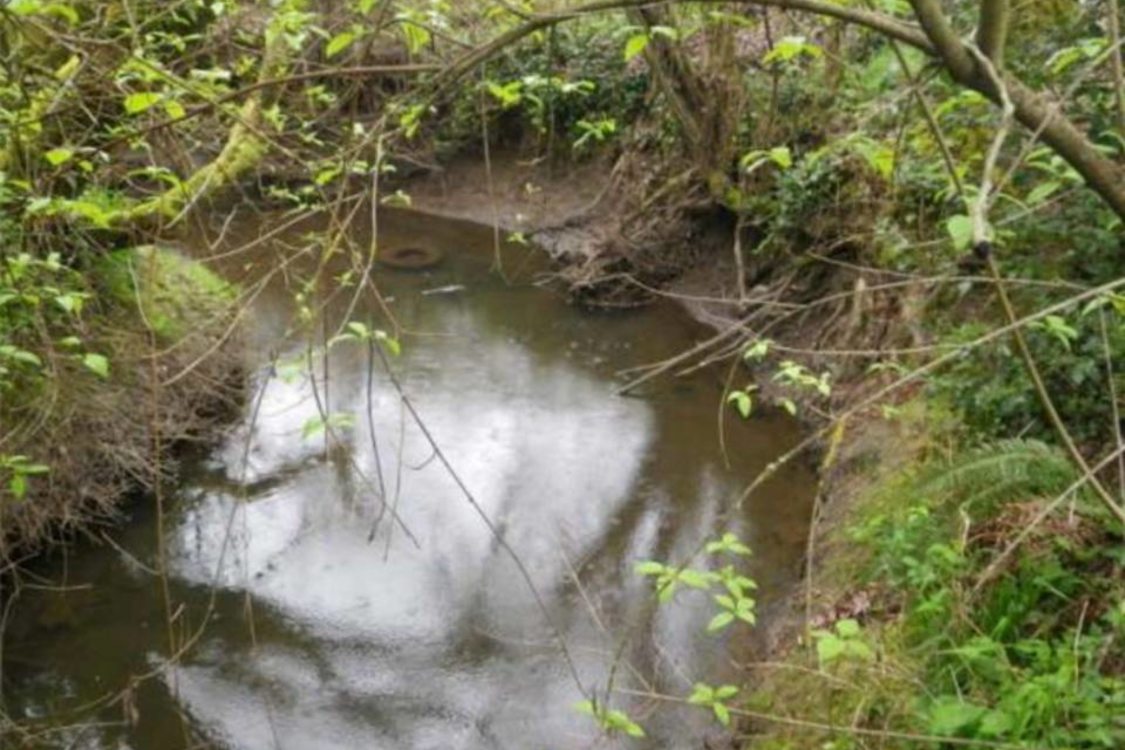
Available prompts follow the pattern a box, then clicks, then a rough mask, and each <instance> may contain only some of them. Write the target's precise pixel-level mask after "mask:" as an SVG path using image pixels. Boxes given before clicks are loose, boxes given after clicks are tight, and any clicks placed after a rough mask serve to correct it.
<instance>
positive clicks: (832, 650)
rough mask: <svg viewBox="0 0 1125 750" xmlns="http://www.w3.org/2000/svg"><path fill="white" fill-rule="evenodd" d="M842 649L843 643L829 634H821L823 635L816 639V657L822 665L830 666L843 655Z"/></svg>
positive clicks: (843, 647)
mask: <svg viewBox="0 0 1125 750" xmlns="http://www.w3.org/2000/svg"><path fill="white" fill-rule="evenodd" d="M822 633H823V631H822ZM814 635H815V633H814ZM844 649H845V645H844V641H843V640H841V639H839V638H837V637H836V636H834V635H832V634H831V633H823V635H821V636H820V637H819V638H817V641H816V657H817V659H819V660H820V663H821V664H822V665H824V664H830V663H832V662H834V661H836V660H837V659H839V658H840V657H841V656H843V655H844Z"/></svg>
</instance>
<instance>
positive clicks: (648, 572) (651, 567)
mask: <svg viewBox="0 0 1125 750" xmlns="http://www.w3.org/2000/svg"><path fill="white" fill-rule="evenodd" d="M633 570H634V571H636V572H637V573H639V574H640V575H642V576H658V575H660V574H661V573H663V572H664V570H665V565H664V563H659V562H657V561H656V560H645V561H643V562H639V563H637V564H636V566H635V567H634V568H633Z"/></svg>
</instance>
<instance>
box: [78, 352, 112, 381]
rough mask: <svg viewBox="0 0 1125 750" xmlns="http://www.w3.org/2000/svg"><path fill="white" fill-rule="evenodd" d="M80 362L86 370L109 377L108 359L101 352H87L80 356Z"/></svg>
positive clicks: (99, 375) (100, 376)
mask: <svg viewBox="0 0 1125 750" xmlns="http://www.w3.org/2000/svg"><path fill="white" fill-rule="evenodd" d="M82 364H83V366H85V368H86V369H87V370H89V371H90V372H92V373H94V374H95V375H97V376H98V377H99V378H102V379H105V378H108V377H109V360H108V359H107V358H106V357H105V355H103V354H95V353H94V352H87V353H86V354H84V355H83V356H82Z"/></svg>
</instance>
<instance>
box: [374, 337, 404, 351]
mask: <svg viewBox="0 0 1125 750" xmlns="http://www.w3.org/2000/svg"><path fill="white" fill-rule="evenodd" d="M375 338H376V339H377V340H378V341H379V343H381V344H382V345H383V347H384V348H385V349H386V350H387V351H388V352H389V353H390V354H391V356H392V357H397V356H399V355H401V354H402V345H401V344H400V343H399V342H398V339H396V338H394V337H393V336H388V335H387V332H386V331H375Z"/></svg>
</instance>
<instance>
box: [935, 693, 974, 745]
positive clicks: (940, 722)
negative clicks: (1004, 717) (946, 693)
mask: <svg viewBox="0 0 1125 750" xmlns="http://www.w3.org/2000/svg"><path fill="white" fill-rule="evenodd" d="M985 710H986V709H984V708H982V707H980V706H975V705H973V704H972V703H962V702H961V701H959V700H956V699H952V698H946V699H944V700H942V701H941V702H938V703H935V704H934V705H933V706H931V707H930V711H929V714H930V726H929V730H930V732H931V733H932V734H936V735H941V736H945V737H949V736H952V735H956V734H959V733H961V732H963V731H964V730H966V729H968V728H969V727H971V726H973V725H974V724H976V723H977V722H978V721H980V719H981V717H982V715H983V714H984V713H985Z"/></svg>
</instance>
